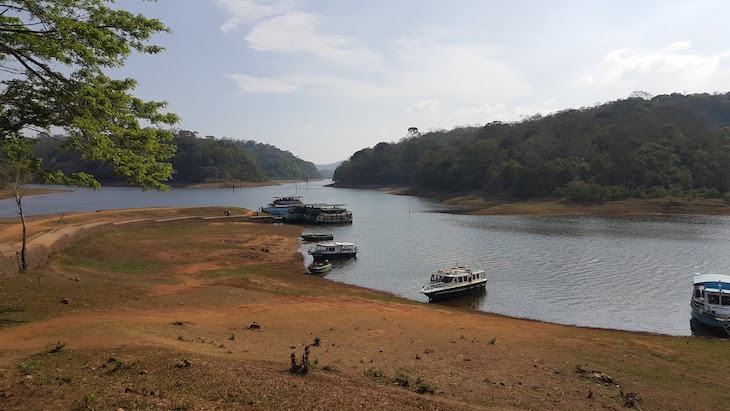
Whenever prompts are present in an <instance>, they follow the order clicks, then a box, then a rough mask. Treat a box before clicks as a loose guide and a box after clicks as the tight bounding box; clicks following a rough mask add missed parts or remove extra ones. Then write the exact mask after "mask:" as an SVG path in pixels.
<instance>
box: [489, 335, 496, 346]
mask: <svg viewBox="0 0 730 411" xmlns="http://www.w3.org/2000/svg"><path fill="white" fill-rule="evenodd" d="M487 342H488V343H489V344H490V345H494V343H496V342H497V337H494V338H492V339H491V340H489V341H487Z"/></svg>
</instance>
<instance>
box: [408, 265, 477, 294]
mask: <svg viewBox="0 0 730 411" xmlns="http://www.w3.org/2000/svg"><path fill="white" fill-rule="evenodd" d="M486 286H487V278H486V277H485V275H484V270H473V269H471V268H467V267H464V266H457V267H451V268H444V269H441V270H438V272H436V274H432V275H431V279H430V280H429V282H428V283H427V284H426V285H425V286H423V288H422V289H421V293H422V294H425V295H426V296H427V297H428V300H429V301H437V300H441V299H446V298H451V297H456V296H458V295H463V294H466V293H471V292H475V291H478V290H481V289H484V288H485V287H486Z"/></svg>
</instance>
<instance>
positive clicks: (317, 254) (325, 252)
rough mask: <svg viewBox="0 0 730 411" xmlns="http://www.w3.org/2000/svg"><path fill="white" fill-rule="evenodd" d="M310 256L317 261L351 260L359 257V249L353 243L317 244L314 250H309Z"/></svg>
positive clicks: (331, 242) (332, 242)
mask: <svg viewBox="0 0 730 411" xmlns="http://www.w3.org/2000/svg"><path fill="white" fill-rule="evenodd" d="M309 254H310V255H311V256H312V257H314V259H315V260H321V259H333V258H351V257H356V256H357V247H356V246H355V244H353V243H346V242H336V241H329V242H322V243H319V244H317V246H316V247H315V248H314V250H309Z"/></svg>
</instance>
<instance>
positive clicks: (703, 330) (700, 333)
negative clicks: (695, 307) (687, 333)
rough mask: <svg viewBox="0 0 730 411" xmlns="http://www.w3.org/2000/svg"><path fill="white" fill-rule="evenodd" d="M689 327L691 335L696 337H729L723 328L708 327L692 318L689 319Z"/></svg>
mask: <svg viewBox="0 0 730 411" xmlns="http://www.w3.org/2000/svg"><path fill="white" fill-rule="evenodd" d="M689 328H690V330H691V331H692V335H694V336H697V337H710V338H730V335H728V333H727V332H725V331H724V330H719V329H717V328H714V327H708V326H706V325H705V324H703V323H701V322H699V321H697V320H695V319H694V318H692V319H690V320H689Z"/></svg>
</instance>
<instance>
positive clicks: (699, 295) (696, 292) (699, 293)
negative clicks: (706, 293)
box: [695, 288, 702, 298]
mask: <svg viewBox="0 0 730 411" xmlns="http://www.w3.org/2000/svg"><path fill="white" fill-rule="evenodd" d="M700 297H702V292H700V289H699V288H695V298H700Z"/></svg>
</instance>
